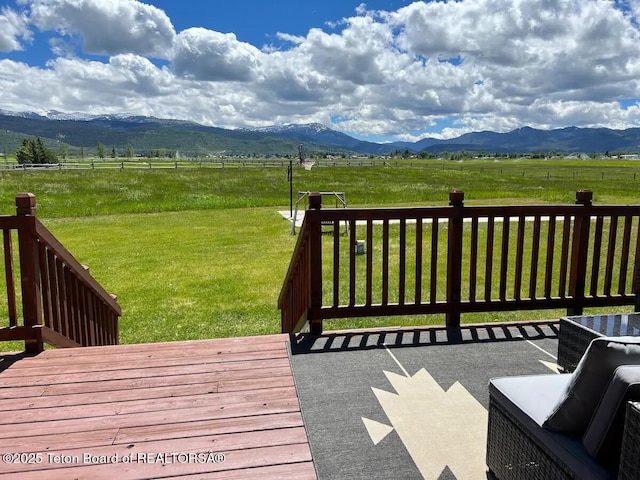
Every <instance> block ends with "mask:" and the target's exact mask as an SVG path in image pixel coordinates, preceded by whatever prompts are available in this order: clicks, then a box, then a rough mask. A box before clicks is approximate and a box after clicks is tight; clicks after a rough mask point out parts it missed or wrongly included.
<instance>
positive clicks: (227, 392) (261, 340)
mask: <svg viewBox="0 0 640 480" xmlns="http://www.w3.org/2000/svg"><path fill="white" fill-rule="evenodd" d="M288 340H289V337H288V336H286V335H271V336H264V337H248V338H234V339H216V340H203V341H194V342H175V343H165V344H141V345H120V346H113V347H91V348H77V349H67V350H47V351H45V352H43V353H42V354H40V355H37V356H35V357H27V358H20V359H18V360H15V361H13V360H12V359H11V358H9V357H8V356H4V357H2V359H1V361H0V411H2V412H3V415H0V425H1V428H0V452H1V453H6V452H9V453H32V454H38V457H36V458H40V459H42V461H41V462H40V463H32V464H24V463H10V464H7V463H2V464H0V477H3V478H4V477H7V478H8V477H15V475H16V474H19V475H20V478H34V479H35V478H47V479H51V478H118V479H119V480H120V479H122V480H124V479H129V478H131V479H140V478H158V477H165V476H172V477H174V476H176V477H181V478H189V476H191V475H196V476H197V477H198V478H210V477H212V476H213V477H215V478H221V479H241V478H267V479H268V478H284V477H291V476H292V475H293V476H295V478H300V479H306V478H309V479H315V478H316V474H315V468H314V466H313V462H312V459H311V451H310V448H309V444H308V441H307V435H306V432H305V428H304V424H303V421H302V415H301V412H300V405H299V403H298V399H297V396H296V391H295V386H294V382H293V375H292V373H291V368H290V365H289V359H288V355H287V342H288ZM208 452H211V453H222V454H224V458H225V460H224V462H218V461H212V457H210V456H209V455H208ZM195 453H199V454H203V455H201V456H200V457H197V458H199V460H194V459H195V458H196V457H194V456H193V455H192V456H191V457H189V454H195ZM60 454H62V455H65V456H66V458H67V459H68V460H70V463H56V459H60V457H57V456H56V455H60ZM85 454H89V455H91V456H93V457H102V458H103V459H113V458H116V457H115V456H116V455H117V459H118V462H117V463H108V464H98V463H95V462H93V463H91V462H90V463H87V462H86V461H85ZM148 454H151V457H148ZM162 454H168V456H165V457H157V456H158V455H162ZM171 454H181V455H182V457H176V456H175V455H173V456H172V455H171ZM125 457H127V458H130V459H132V460H133V461H129V462H126V461H125V460H123V459H124V458H125ZM149 458H152V460H149ZM185 458H188V461H185ZM205 458H206V461H203V459H205ZM171 459H173V461H171ZM163 460H164V462H165V463H163ZM105 461H108V460H105ZM194 478H195V477H194Z"/></svg>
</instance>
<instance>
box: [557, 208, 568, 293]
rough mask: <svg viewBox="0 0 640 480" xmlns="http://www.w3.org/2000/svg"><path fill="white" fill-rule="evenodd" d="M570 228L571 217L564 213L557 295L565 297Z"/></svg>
mask: <svg viewBox="0 0 640 480" xmlns="http://www.w3.org/2000/svg"><path fill="white" fill-rule="evenodd" d="M570 230H571V217H569V215H566V216H565V217H564V221H563V224H562V247H561V253H560V276H559V278H558V296H559V297H560V298H566V297H567V270H568V262H569V234H570Z"/></svg>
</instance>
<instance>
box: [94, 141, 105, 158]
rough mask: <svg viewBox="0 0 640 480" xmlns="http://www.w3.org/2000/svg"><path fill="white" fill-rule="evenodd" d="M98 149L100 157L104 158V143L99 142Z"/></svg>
mask: <svg viewBox="0 0 640 480" xmlns="http://www.w3.org/2000/svg"><path fill="white" fill-rule="evenodd" d="M96 151H97V152H98V158H101V159H104V145H103V144H101V143H100V142H98V145H97V146H96Z"/></svg>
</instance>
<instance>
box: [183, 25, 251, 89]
mask: <svg viewBox="0 0 640 480" xmlns="http://www.w3.org/2000/svg"><path fill="white" fill-rule="evenodd" d="M261 56H262V52H260V50H258V49H257V48H256V47H254V46H253V45H249V44H248V43H244V42H239V41H238V40H237V39H236V36H235V35H234V34H233V33H219V32H215V31H212V30H206V29H204V28H190V29H188V30H185V31H183V32H181V33H180V34H179V35H178V38H177V41H176V45H175V50H174V54H173V66H174V69H175V71H176V73H177V74H178V75H184V76H188V77H191V78H193V79H195V80H205V81H225V80H226V81H249V80H252V79H255V77H256V76H257V70H258V68H259V63H260V57H261Z"/></svg>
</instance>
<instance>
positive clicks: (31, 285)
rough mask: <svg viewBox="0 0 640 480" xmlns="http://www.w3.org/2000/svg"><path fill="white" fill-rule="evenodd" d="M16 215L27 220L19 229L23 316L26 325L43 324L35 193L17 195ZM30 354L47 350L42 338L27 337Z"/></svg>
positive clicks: (25, 343)
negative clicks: (29, 338) (28, 338)
mask: <svg viewBox="0 0 640 480" xmlns="http://www.w3.org/2000/svg"><path fill="white" fill-rule="evenodd" d="M16 215H17V216H18V217H22V218H23V219H24V223H22V225H21V226H20V228H19V229H18V245H19V250H20V284H21V287H22V316H23V318H24V326H25V327H32V328H33V327H34V326H36V325H40V324H41V321H42V304H41V299H42V295H41V292H40V264H39V258H40V256H39V255H38V242H37V240H36V238H35V236H34V233H35V218H36V197H35V195H34V194H32V193H18V194H17V195H16ZM24 349H25V351H26V352H27V353H40V352H42V351H43V350H44V344H43V342H42V337H39V338H38V339H31V340H25V342H24Z"/></svg>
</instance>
